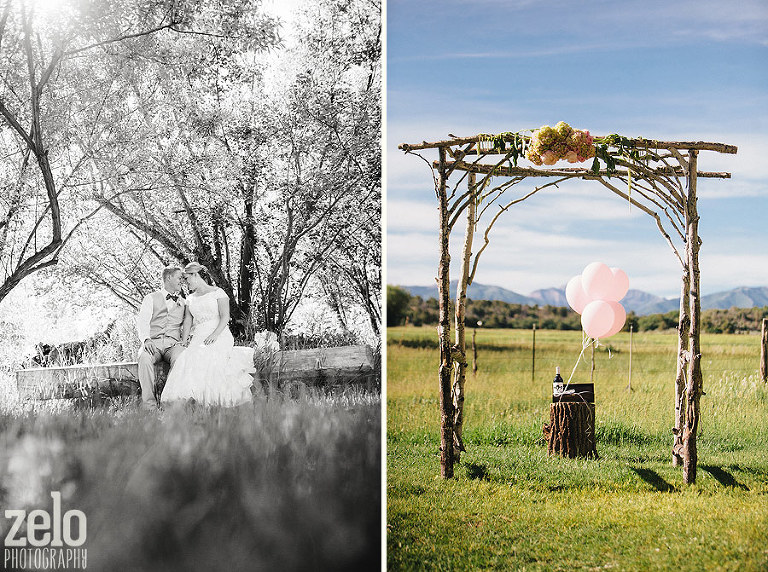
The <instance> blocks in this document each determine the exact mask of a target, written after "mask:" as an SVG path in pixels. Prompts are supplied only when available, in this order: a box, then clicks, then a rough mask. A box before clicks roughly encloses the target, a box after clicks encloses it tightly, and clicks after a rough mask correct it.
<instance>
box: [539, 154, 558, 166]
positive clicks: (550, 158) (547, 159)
mask: <svg viewBox="0 0 768 572" xmlns="http://www.w3.org/2000/svg"><path fill="white" fill-rule="evenodd" d="M541 161H542V163H544V164H545V165H554V164H555V163H557V155H555V153H554V152H552V151H544V153H542V154H541Z"/></svg>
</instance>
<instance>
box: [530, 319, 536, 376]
mask: <svg viewBox="0 0 768 572" xmlns="http://www.w3.org/2000/svg"><path fill="white" fill-rule="evenodd" d="M535 374H536V324H535V323H534V324H533V346H532V349H531V383H533V377H534V375H535Z"/></svg>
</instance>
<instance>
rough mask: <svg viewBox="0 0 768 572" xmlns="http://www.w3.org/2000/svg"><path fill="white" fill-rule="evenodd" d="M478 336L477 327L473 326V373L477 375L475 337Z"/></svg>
mask: <svg viewBox="0 0 768 572" xmlns="http://www.w3.org/2000/svg"><path fill="white" fill-rule="evenodd" d="M476 337H477V328H472V374H473V375H477V344H476V343H475V338H476Z"/></svg>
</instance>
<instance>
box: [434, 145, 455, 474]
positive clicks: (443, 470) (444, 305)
mask: <svg viewBox="0 0 768 572" xmlns="http://www.w3.org/2000/svg"><path fill="white" fill-rule="evenodd" d="M439 176H440V181H439V183H438V189H437V191H438V199H439V201H440V263H439V266H438V271H437V272H438V278H437V281H438V289H439V292H440V325H439V326H438V328H437V331H438V336H439V338H440V369H439V372H438V378H439V381H440V476H441V477H443V478H444V479H450V478H453V400H452V396H451V370H452V368H453V358H452V356H451V316H450V301H451V297H450V266H451V254H450V250H449V239H450V232H451V231H450V227H449V220H448V195H447V190H446V182H447V178H448V177H447V175H446V172H445V148H443V147H441V148H440V167H439Z"/></svg>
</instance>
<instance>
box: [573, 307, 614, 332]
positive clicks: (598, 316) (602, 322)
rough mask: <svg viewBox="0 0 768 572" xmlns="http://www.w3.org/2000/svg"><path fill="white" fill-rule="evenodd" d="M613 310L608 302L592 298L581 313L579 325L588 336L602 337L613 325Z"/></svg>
mask: <svg viewBox="0 0 768 572" xmlns="http://www.w3.org/2000/svg"><path fill="white" fill-rule="evenodd" d="M613 320H614V310H613V308H612V307H611V304H610V302H606V301H605V300H593V301H592V302H590V303H589V304H587V305H586V306H585V307H584V311H583V312H582V313H581V326H582V327H583V328H584V331H585V332H586V333H587V335H588V336H589V337H590V338H594V339H597V338H602V337H604V336H605V335H606V334H607V333H608V332H609V331H610V330H611V327H612V326H613Z"/></svg>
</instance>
